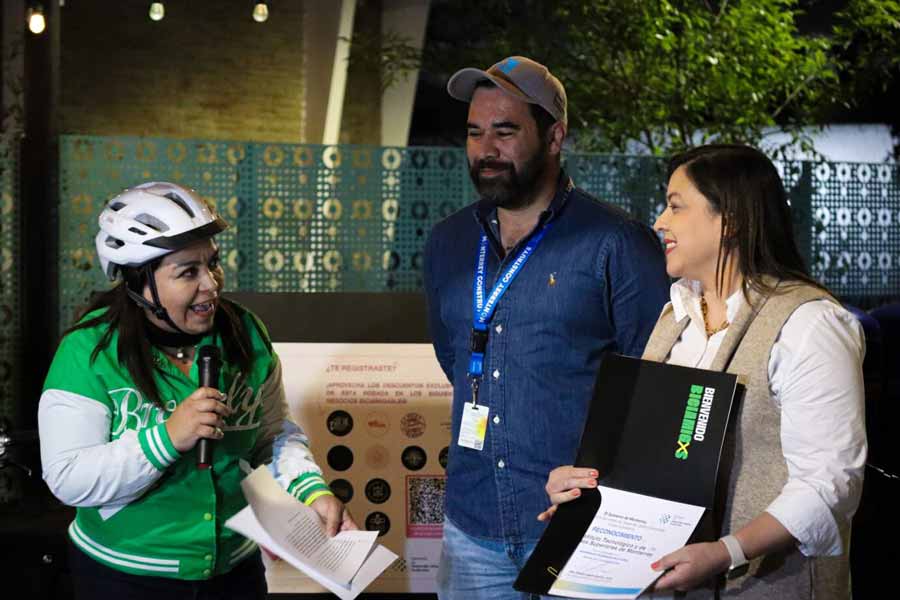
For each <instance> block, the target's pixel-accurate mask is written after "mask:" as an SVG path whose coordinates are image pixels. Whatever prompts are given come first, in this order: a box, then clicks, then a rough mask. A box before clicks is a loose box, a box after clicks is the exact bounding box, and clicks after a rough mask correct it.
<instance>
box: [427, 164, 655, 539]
mask: <svg viewBox="0 0 900 600" xmlns="http://www.w3.org/2000/svg"><path fill="white" fill-rule="evenodd" d="M570 188H571V190H570V191H569V192H568V193H567V190H569V189H570ZM550 220H552V221H553V222H554V223H553V226H552V227H551V228H550V229H549V230H548V231H547V234H546V236H545V237H544V239H543V241H542V242H541V243H540V245H539V246H538V247H537V249H536V251H535V253H534V254H533V255H532V256H531V258H530V259H529V260H528V262H527V263H526V264H525V266H524V267H523V269H522V270H521V272H520V273H519V275H518V276H517V278H516V279H515V281H513V283H512V285H511V286H510V287H509V288H508V290H507V291H506V293H505V295H504V296H503V297H502V298H501V300H500V302H499V303H498V305H497V308H496V310H495V312H494V316H493V318H492V320H491V322H490V327H489V332H490V333H489V338H488V344H487V350H486V353H485V363H484V381H483V383H482V385H481V388H480V392H479V398H478V403H479V404H480V405H483V406H487V407H489V409H490V414H489V418H488V430H487V435H486V437H485V440H484V449H483V450H481V451H477V450H472V449H469V448H464V447H462V446H459V445H458V444H457V441H458V439H459V428H460V421H461V418H462V411H463V404H464V403H465V402H467V401H468V402H471V387H470V384H469V381H468V379H467V375H466V373H467V369H468V366H469V357H470V352H469V337H470V333H471V331H472V323H473V314H472V281H473V276H474V270H475V258H476V254H477V252H478V245H479V239H480V236H481V233H482V231H484V232H485V233H487V235H488V239H489V240H490V247H491V251H490V252H488V261H487V270H486V273H487V285H486V288H487V290H488V293H489V292H490V290H491V289H492V288H493V285H494V283H495V282H496V279H497V277H498V276H499V275H501V274H502V271H503V270H505V268H506V267H507V266H508V265H509V263H510V262H511V261H513V260H515V257H516V256H517V254H518V251H519V250H520V249H521V246H522V245H523V244H524V243H525V241H524V240H523V242H520V244H519V247H517V248H516V249H514V250H513V251H511V252H510V253H509V254H508V255H506V256H505V257H504V258H503V259H501V258H500V257H501V256H503V252H502V247H501V245H500V236H499V229H498V226H497V217H496V208H494V207H492V206H491V205H489V204H488V203H486V202H484V201H482V202H477V203H475V204H473V205H470V206H469V207H467V208H464V209H462V210H460V211H458V212H456V213H455V214H453V215H451V216H449V217H447V218H446V219H445V220H443V221H441V222H440V223H438V224H437V225H435V227H434V229H433V230H432V232H431V235H430V237H429V240H428V243H427V246H426V251H425V288H426V295H427V299H428V312H429V325H430V328H431V335H432V340H433V342H434V348H435V353H436V354H437V358H438V361H439V362H440V364H441V367H442V368H443V370H444V373H446V375H447V378H448V379H449V380H450V382H451V383H452V384H453V419H452V422H453V428H452V436H453V438H452V440H451V443H450V456H449V462H448V465H447V488H446V489H447V492H446V494H447V495H446V507H445V510H446V515H447V517H448V518H450V519H451V520H452V521H453V523H454V524H455V525H456V526H457V527H459V528H460V529H461V530H463V531H464V532H465V533H467V534H469V535H472V536H475V537H480V538H488V539H495V540H496V539H499V540H504V541H506V542H510V543H517V542H524V541H533V540H535V539H537V538H539V537H540V535H541V533H542V531H543V528H544V525H543V524H542V523H540V522H539V521H537V520H536V517H537V515H538V513H540V512H541V511H543V510H544V509H546V508H547V505H548V502H549V500H548V498H547V494H546V493H545V491H544V485H545V483H546V480H547V474H548V473H549V472H550V471H551V470H552V469H553V468H555V467H557V466H559V465H565V464H571V463H572V462H573V461H574V459H575V454H576V451H577V449H578V443H579V440H580V437H581V431H582V428H583V426H584V420H585V418H586V416H587V407H588V404H589V402H590V398H591V391H592V389H593V383H594V376H595V374H596V370H597V368H598V366H599V360H600V357H601V355H602V354H603V353H604V352H606V351H613V352H619V353H622V354H626V355H630V356H640V355H641V353H642V351H643V349H644V344H645V343H646V342H647V338H648V337H649V336H650V332H651V330H652V329H653V326H654V324H655V323H656V319H657V317H658V316H659V313H660V310H661V309H662V306H663V305H664V304H665V302H666V301H667V300H668V295H669V279H668V277H667V275H666V270H665V259H664V257H663V253H662V247H661V244H660V243H659V240H658V239H657V237H656V236H655V235H654V234H653V232H652V231H651V230H650V229H649V228H648V227H647V226H646V225H643V224H641V223H639V222H637V221H635V220H634V219H633V218H631V217H630V216H629V215H627V214H626V213H625V212H623V211H621V210H620V209H618V208H616V207H613V206H611V205H609V204H606V203H603V202H600V201H598V200H596V199H595V198H593V197H592V196H590V195H588V194H587V193H586V192H584V191H583V190H581V189H578V188H575V187H574V186H572V184H571V180H570V179H569V177H568V176H566V175H565V174H562V175H561V176H560V183H559V186H558V188H557V193H556V196H555V197H554V199H553V201H552V203H551V205H550V207H549V208H548V210H546V211H545V212H544V213H543V214H542V215H541V218H540V221H539V223H538V225H537V228H540V227H541V226H542V225H543V224H544V223H546V222H547V221H550Z"/></svg>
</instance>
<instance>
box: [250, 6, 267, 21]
mask: <svg viewBox="0 0 900 600" xmlns="http://www.w3.org/2000/svg"><path fill="white" fill-rule="evenodd" d="M268 18H269V7H268V5H267V4H266V3H265V2H257V3H256V6H254V7H253V20H254V21H256V22H257V23H264V22H265V20H266V19H268Z"/></svg>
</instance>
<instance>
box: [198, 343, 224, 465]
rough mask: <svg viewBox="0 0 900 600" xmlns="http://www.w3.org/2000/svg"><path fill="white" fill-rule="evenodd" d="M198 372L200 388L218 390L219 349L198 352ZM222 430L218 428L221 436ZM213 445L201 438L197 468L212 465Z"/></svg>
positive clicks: (210, 348)
mask: <svg viewBox="0 0 900 600" xmlns="http://www.w3.org/2000/svg"><path fill="white" fill-rule="evenodd" d="M196 360H197V370H198V371H199V372H200V387H201V388H212V389H218V387H219V368H220V367H221V366H222V359H221V355H220V354H219V349H218V348H216V347H215V346H203V347H201V348H200V350H198V351H197V359H196ZM221 431H222V428H221V427H216V433H218V434H221ZM212 448H213V443H212V441H211V440H210V439H209V438H205V437H204V438H200V441H199V442H197V468H198V469H208V468H209V467H210V465H212Z"/></svg>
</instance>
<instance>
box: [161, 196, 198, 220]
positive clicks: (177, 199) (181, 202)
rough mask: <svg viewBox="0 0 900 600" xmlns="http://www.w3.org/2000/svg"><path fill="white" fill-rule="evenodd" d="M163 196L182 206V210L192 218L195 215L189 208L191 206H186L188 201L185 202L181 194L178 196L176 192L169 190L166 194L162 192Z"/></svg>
mask: <svg viewBox="0 0 900 600" xmlns="http://www.w3.org/2000/svg"><path fill="white" fill-rule="evenodd" d="M163 196H164V197H166V198H168V199H169V200H171V201H172V202H174V203H175V204H177V205H178V206H180V207H181V208H182V210H184V212H186V213H187V214H188V216H189V217H191V218H192V219H193V218H194V216H195V215H194V211H192V210H191V207H190V206H188V203H187V202H185V201H184V199H183V198H182V197H181V196H179V195H178V194H176V193H174V192H169V193H168V194H163Z"/></svg>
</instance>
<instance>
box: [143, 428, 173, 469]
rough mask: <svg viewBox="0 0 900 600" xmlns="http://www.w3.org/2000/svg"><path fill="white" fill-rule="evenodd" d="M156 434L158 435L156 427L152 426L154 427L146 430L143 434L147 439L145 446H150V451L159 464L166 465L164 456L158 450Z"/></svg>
mask: <svg viewBox="0 0 900 600" xmlns="http://www.w3.org/2000/svg"><path fill="white" fill-rule="evenodd" d="M158 435H159V432H158V431H156V429H155V428H154V429H151V430H150V431H148V432H147V433H146V434H144V439H146V440H147V447H148V448H150V452H152V453H153V458H154V459H156V462H158V463H159V464H161V465H166V464H168V462H167V461H166V459H165V457H164V456H163V455H162V453H161V452H160V449H159V445H160V443H159V441H158V439H159V438H158V437H157V436H158Z"/></svg>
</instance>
